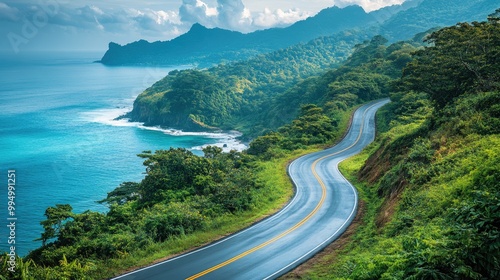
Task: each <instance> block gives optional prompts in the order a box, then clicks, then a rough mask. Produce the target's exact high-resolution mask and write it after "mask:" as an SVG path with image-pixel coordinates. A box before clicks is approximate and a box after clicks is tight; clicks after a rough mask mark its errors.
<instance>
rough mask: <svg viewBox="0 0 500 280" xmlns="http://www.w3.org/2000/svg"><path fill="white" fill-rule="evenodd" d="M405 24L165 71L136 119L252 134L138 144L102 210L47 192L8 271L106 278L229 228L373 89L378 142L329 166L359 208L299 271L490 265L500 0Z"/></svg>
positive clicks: (460, 273) (499, 197) (347, 275)
mask: <svg viewBox="0 0 500 280" xmlns="http://www.w3.org/2000/svg"><path fill="white" fill-rule="evenodd" d="M350 36H352V38H353V41H352V42H351V43H352V44H353V45H354V42H355V41H356V40H358V39H359V36H358V35H356V34H354V35H353V34H351V35H350ZM423 37H424V38H426V41H427V45H425V46H422V45H421V44H420V43H418V42H417V41H418V40H417V38H423ZM415 38H416V39H415V40H412V41H406V42H397V43H394V44H388V41H387V40H386V39H385V38H384V37H382V36H375V37H373V38H371V39H370V40H366V41H364V42H363V43H362V44H357V45H355V48H354V50H353V51H352V54H351V55H350V56H348V54H349V53H351V52H350V51H349V50H348V46H349V44H351V43H349V42H348V43H346V44H345V45H343V46H342V45H341V44H339V42H341V41H339V40H337V39H338V38H335V37H325V38H320V39H317V40H315V41H312V42H310V43H308V44H305V45H299V46H297V47H292V48H288V49H284V50H282V51H278V52H274V53H272V54H269V55H263V56H259V57H257V58H255V59H253V60H250V61H248V62H246V63H243V62H241V63H231V64H227V65H220V66H218V67H214V68H211V69H208V70H185V71H175V72H173V73H171V75H169V76H167V77H166V78H164V79H162V80H161V81H159V82H158V83H156V84H155V85H153V86H152V87H151V88H149V89H148V90H146V91H145V92H144V93H143V94H141V96H139V98H138V99H137V101H136V104H134V111H133V112H132V114H137V115H136V116H135V117H136V118H138V119H137V120H143V121H147V122H149V124H162V125H169V124H182V125H190V126H191V127H193V128H203V129H212V128H213V127H214V126H217V127H222V128H233V127H235V128H241V130H242V131H245V132H247V133H248V135H261V136H259V137H256V138H255V139H254V140H253V141H252V142H251V143H250V147H249V149H248V150H247V151H245V152H235V151H233V152H230V153H222V151H221V149H220V148H216V147H208V148H205V149H204V156H203V157H199V156H195V155H194V154H193V153H191V152H190V151H188V150H185V149H170V150H160V151H156V152H154V153H153V152H151V151H144V152H143V153H142V154H140V155H139V156H140V157H141V158H143V159H144V166H145V171H146V175H145V178H144V179H143V180H142V181H141V182H125V183H123V184H121V185H120V186H119V187H118V188H117V189H115V190H114V191H113V192H110V193H109V194H108V197H107V198H105V199H103V201H102V203H106V204H107V205H109V208H110V210H109V211H108V212H107V213H97V212H91V211H87V212H84V213H79V214H77V213H74V212H73V211H72V207H71V206H70V205H55V206H53V207H49V208H48V209H47V210H46V212H45V216H46V220H44V221H41V224H42V226H43V228H44V232H43V233H42V234H41V236H40V240H41V241H42V242H43V246H42V247H41V248H39V249H37V250H35V251H33V252H31V253H30V254H29V255H28V256H27V257H25V258H24V259H17V260H16V261H17V264H18V267H17V268H18V270H16V273H14V274H10V275H9V278H8V279H106V278H109V277H112V276H115V275H117V274H118V273H121V272H123V271H125V270H127V269H130V268H131V267H137V266H143V265H147V264H150V263H152V262H154V261H157V260H158V259H161V258H164V257H165V256H171V255H174V254H178V253H180V252H183V251H185V250H189V249H191V248H193V247H196V246H201V245H203V244H206V243H208V242H211V241H213V240H215V239H217V238H220V237H221V236H225V235H227V234H229V233H231V232H235V231H237V230H240V229H241V228H244V227H245V226H248V225H249V224H251V223H253V222H254V221H256V220H259V219H261V218H263V217H266V216H268V215H269V214H271V213H273V212H275V211H276V209H279V207H280V206H282V205H283V204H284V203H286V201H287V200H288V199H289V198H290V197H291V195H292V192H293V186H292V185H291V183H290V181H289V179H288V178H287V176H286V171H285V170H286V165H287V164H288V162H290V160H292V159H294V158H296V157H298V156H300V155H303V154H306V153H309V152H312V151H315V150H318V149H321V148H324V147H325V146H328V145H331V144H333V143H335V141H337V140H338V139H339V138H340V137H341V135H342V134H343V132H344V130H345V128H346V127H347V123H348V120H349V116H350V112H352V110H353V108H355V107H356V106H357V105H359V104H360V103H362V102H365V101H368V100H372V99H378V98H381V97H387V96H390V97H391V99H392V101H393V102H392V103H391V104H389V105H388V106H386V107H385V108H384V109H383V110H382V112H381V113H380V114H379V115H378V120H377V122H378V125H379V126H378V127H379V136H378V138H377V141H376V143H374V144H373V145H372V146H371V147H369V149H368V150H367V151H365V152H364V153H363V154H362V155H361V156H359V157H356V158H354V159H352V160H349V161H348V162H347V163H346V164H345V165H344V166H343V167H342V169H343V170H344V173H345V174H346V176H349V178H350V179H351V180H353V181H357V186H358V190H359V192H360V197H361V199H362V200H363V201H362V203H361V205H364V210H363V211H362V214H364V215H363V218H362V222H361V223H360V224H359V225H358V226H357V230H356V232H355V233H354V234H353V235H352V236H351V237H350V240H351V242H350V243H349V244H347V245H345V246H344V247H342V249H341V250H339V251H336V254H334V255H333V257H332V256H328V255H327V256H326V259H325V260H321V261H319V262H318V264H317V265H315V266H314V265H313V266H312V269H310V270H308V271H307V272H306V273H305V274H304V272H301V273H302V274H301V275H300V277H303V278H306V279H307V278H312V279H325V278H326V279H498V278H499V277H500V254H499V252H500V185H499V182H500V177H499V174H500V161H499V159H500V135H499V133H500V129H499V127H500V105H499V104H500V74H499V73H500V10H497V11H496V13H495V14H492V15H491V16H490V17H489V19H488V21H487V22H474V23H460V24H457V25H455V26H451V27H447V28H444V29H440V30H438V31H436V32H434V33H432V34H431V35H429V36H426V35H425V34H419V35H417V36H416V37H415ZM333 53H335V55H338V54H343V55H344V56H345V57H346V59H345V61H344V62H342V63H341V62H340V61H335V60H332V57H333V56H330V54H333ZM331 64H334V65H337V67H335V68H334V69H330V70H322V69H324V68H325V67H327V66H330V65H331ZM172 96H173V97H175V98H171V97H172ZM285 104H286V106H285ZM141 106H143V107H141ZM221 108H224V109H223V110H221ZM217 110H219V111H218V112H217ZM140 118H144V119H140ZM148 118H149V119H148ZM170 122H172V123H170ZM332 259H333V262H332ZM8 260H9V257H8V255H4V256H2V257H1V258H0V264H1V266H2V269H3V270H4V271H6V269H7V267H8ZM2 277H3V278H5V277H4V276H2V275H0V279H2ZM290 277H293V275H291V276H290Z"/></svg>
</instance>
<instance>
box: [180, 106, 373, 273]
mask: <svg viewBox="0 0 500 280" xmlns="http://www.w3.org/2000/svg"><path fill="white" fill-rule="evenodd" d="M376 105H377V104H373V105H372V106H370V107H368V108H367V109H366V110H365V111H364V113H363V116H362V117H361V120H362V122H361V127H360V129H359V135H358V137H357V138H356V141H354V143H353V144H352V145H350V146H349V147H347V148H345V149H343V150H341V151H338V152H335V153H333V154H329V155H326V156H323V157H321V158H319V159H317V160H315V161H314V162H313V164H312V166H311V170H312V173H313V175H314V177H315V178H316V180H317V181H318V182H319V184H320V186H321V190H322V194H321V199H320V201H319V202H318V204H317V205H316V207H315V208H314V209H313V210H312V211H311V213H309V214H308V215H307V216H306V217H304V218H303V219H302V220H301V221H300V222H298V223H297V224H295V225H294V226H293V227H291V228H289V229H288V230H286V231H284V232H283V233H281V234H280V235H277V236H275V237H274V238H272V239H270V240H268V241H266V242H264V243H262V244H260V245H258V246H256V247H253V248H252V249H249V250H247V251H245V252H243V253H241V254H239V255H237V256H235V257H232V258H230V259H229V260H227V261H225V262H222V263H220V264H218V265H216V266H213V267H211V268H209V269H206V270H204V271H202V272H200V273H198V274H196V275H193V276H191V277H189V278H186V280H194V279H197V278H200V277H202V276H205V275H207V274H209V273H211V272H213V271H215V270H217V269H219V268H221V267H224V266H226V265H228V264H231V263H233V262H235V261H237V260H239V259H241V258H244V257H246V256H248V255H250V254H251V253H253V252H255V251H258V250H260V249H262V248H264V247H266V246H267V245H269V244H272V243H274V242H276V241H277V240H279V239H281V238H283V237H284V236H286V235H288V234H290V233H291V232H293V231H295V230H296V229H298V228H299V227H301V226H302V225H303V224H305V223H306V222H307V221H308V220H310V219H311V218H312V217H313V216H314V215H315V214H316V213H317V212H318V211H319V209H320V208H321V206H323V203H324V201H325V199H326V185H325V183H324V182H323V180H321V178H320V177H319V175H318V173H316V165H317V164H318V163H319V162H320V161H322V160H324V159H326V158H329V157H332V156H335V155H338V154H340V153H342V152H344V151H347V150H349V149H350V148H352V147H354V146H355V145H356V144H357V143H358V142H359V140H360V139H361V135H362V134H363V130H364V119H365V115H366V113H367V112H368V110H370V109H371V108H372V107H374V106H376Z"/></svg>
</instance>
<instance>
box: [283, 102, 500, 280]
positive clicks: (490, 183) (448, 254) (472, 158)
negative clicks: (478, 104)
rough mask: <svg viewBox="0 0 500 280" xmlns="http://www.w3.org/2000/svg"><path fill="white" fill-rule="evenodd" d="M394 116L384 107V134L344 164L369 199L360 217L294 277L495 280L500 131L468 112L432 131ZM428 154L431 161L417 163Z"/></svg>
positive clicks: (380, 121) (381, 120) (416, 118)
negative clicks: (345, 237) (345, 236)
mask: <svg viewBox="0 0 500 280" xmlns="http://www.w3.org/2000/svg"><path fill="white" fill-rule="evenodd" d="M488 95H496V96H498V95H500V94H498V93H494V94H484V96H488ZM481 98H482V97H481V95H480V96H479V97H474V96H472V97H464V98H463V99H462V101H460V100H459V101H457V103H458V104H459V105H452V106H450V109H449V110H451V111H453V110H455V109H462V110H463V109H464V108H462V107H461V105H460V104H470V103H468V102H474V100H476V99H477V100H481ZM490 105H492V106H495V105H494V104H490ZM472 107H473V106H472ZM390 114H391V113H389V112H388V111H387V110H386V111H385V112H380V114H379V119H378V125H379V127H381V128H382V129H381V133H380V134H379V135H378V137H377V139H376V141H375V142H374V143H373V144H372V145H371V146H369V147H368V148H367V149H366V150H365V151H364V152H363V153H361V154H359V155H357V156H355V157H353V158H351V159H349V160H347V161H345V162H344V163H342V164H341V170H342V172H343V173H344V174H346V177H347V178H348V179H349V180H350V181H351V182H353V183H354V184H355V185H356V187H357V188H358V190H359V193H360V198H361V200H362V202H363V203H362V204H364V205H366V209H365V210H364V211H363V216H362V222H361V223H360V225H359V226H358V227H357V228H356V231H355V233H354V234H352V235H351V236H350V237H349V242H346V244H343V245H342V246H340V247H339V246H336V248H335V249H331V250H330V252H329V253H328V254H326V255H324V256H323V257H321V258H316V259H313V260H312V261H311V262H310V263H309V264H308V265H307V269H302V270H300V271H295V273H292V274H290V275H288V276H287V277H286V279H292V278H300V279H407V278H409V277H415V279H426V277H430V278H429V279H431V278H434V279H452V278H453V277H459V278H461V279H492V278H491V275H497V274H498V271H499V270H498V269H499V267H498V265H499V264H498V259H497V258H498V246H499V236H498V230H497V228H496V227H497V226H498V215H496V214H494V213H496V212H492V213H490V212H489V211H495V210H488V209H498V207H500V202H499V197H498V189H499V183H498V181H495V180H496V179H495V178H496V177H498V174H499V173H498V172H499V168H500V166H499V163H498V162H499V160H498V159H499V158H500V135H499V134H495V133H492V134H489V135H481V134H479V133H476V132H474V131H475V129H478V128H477V127H479V125H478V121H477V119H476V120H474V119H475V118H474V117H470V116H468V118H466V119H465V118H464V119H460V116H457V115H459V114H460V111H457V112H455V114H456V115H453V116H452V117H451V118H450V119H445V118H443V117H441V118H442V119H445V120H444V121H441V123H440V125H439V126H437V127H434V129H432V130H431V129H429V123H428V121H426V120H425V118H420V117H421V116H420V117H419V116H417V115H413V116H412V117H410V118H409V121H408V120H407V121H406V122H405V123H398V122H392V123H391V125H388V124H389V122H388V120H390V119H391V118H390V117H389V119H387V118H388V115H390ZM473 114H475V116H476V117H477V116H481V112H480V111H479V112H474V113H473ZM458 129H460V132H457V131H456V130H458ZM422 131H425V132H424V133H422ZM417 135H420V136H417ZM402 140H405V141H402ZM394 148H396V149H394ZM395 150H398V152H394V151H395ZM387 153H392V155H391V156H389V157H387V156H386V155H387ZM396 153H401V154H400V155H396ZM423 154H427V156H428V162H426V163H425V164H422V165H419V164H421V163H422V162H423V160H422V155H423ZM374 158H375V159H376V160H374ZM387 158H392V161H391V162H385V161H386V159H387ZM369 165H372V166H369ZM367 168H368V169H369V171H368V172H366V169H367ZM387 174H389V175H387ZM391 174H392V175H395V176H393V178H390V177H391ZM401 174H404V176H401ZM495 174H496V175H495ZM396 175H397V176H396ZM495 176H496V177H495ZM396 181H399V184H400V186H399V187H398V184H397V182H396ZM402 181H404V182H402ZM395 183H396V184H395ZM388 188H392V189H391V191H387V189H388ZM384 192H385V193H384ZM495 215H496V216H495ZM495 217H496V218H495ZM465 220H466V221H465ZM495 248H497V249H495ZM327 250H328V249H327ZM479 251H481V252H479ZM488 273H489V276H488V275H487V274H488ZM452 275H453V276H452ZM450 277H451V278H450Z"/></svg>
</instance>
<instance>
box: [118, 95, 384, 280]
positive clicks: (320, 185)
mask: <svg viewBox="0 0 500 280" xmlns="http://www.w3.org/2000/svg"><path fill="white" fill-rule="evenodd" d="M388 102H389V100H388V99H384V100H381V101H376V102H371V103H368V104H365V105H363V106H361V107H360V108H359V109H358V110H357V111H356V112H355V113H354V116H353V119H352V124H351V127H350V129H349V131H348V133H347V134H346V136H345V137H344V139H343V140H342V141H341V142H340V143H338V144H337V145H336V146H334V147H332V148H330V149H327V150H324V151H320V152H317V153H313V154H309V155H306V156H303V157H301V158H298V159H297V160H295V161H293V162H292V163H291V164H290V166H289V170H288V172H289V174H290V177H291V178H292V180H293V182H294V183H295V186H296V194H295V196H294V198H293V199H292V201H290V203H289V204H288V205H287V206H286V207H285V208H284V209H282V210H281V211H280V212H278V213H277V214H275V215H273V216H271V217H269V218H268V219H265V220H263V221H261V222H259V223H257V224H255V225H253V226H251V227H249V228H247V229H245V230H243V231H241V232H238V233H236V234H234V235H231V236H229V237H227V238H224V239H222V240H220V241H218V242H216V243H214V244H211V245H208V246H206V247H203V248H200V249H198V250H195V251H193V252H190V253H187V254H184V255H181V256H179V257H176V258H173V259H170V260H167V261H164V262H162V263H159V264H156V265H153V266H149V267H146V268H143V269H139V270H136V271H133V272H131V273H128V274H125V275H122V276H119V277H117V278H114V279H120V280H131V279H148V280H175V279H217V280H221V279H222V280H223V279H245V280H248V279H274V278H277V277H279V276H280V275H283V274H284V273H286V272H288V271H290V270H292V269H293V268H294V267H296V266H298V265H299V264H301V263H302V262H304V261H306V260H307V259H309V258H310V257H312V256H313V255H314V254H315V253H317V252H318V251H320V250H321V249H323V248H324V247H326V246H327V245H328V244H330V243H331V242H332V241H334V240H335V239H337V238H338V237H339V236H340V235H341V234H342V233H343V232H344V231H345V230H346V228H347V227H348V226H349V224H350V223H351V222H352V220H353V219H354V216H355V213H356V210H357V206H358V196H357V193H356V190H355V189H354V187H353V186H352V185H351V184H350V183H349V182H348V181H347V180H346V179H345V178H344V176H342V174H340V172H339V171H338V164H339V163H340V162H341V161H342V160H344V159H346V158H348V157H351V156H353V155H355V154H357V153H359V152H360V151H361V150H362V149H363V148H364V147H366V146H367V145H368V144H369V143H370V142H372V141H373V139H374V137H375V112H376V111H377V110H378V109H379V108H380V107H382V106H383V105H385V104H386V103H388Z"/></svg>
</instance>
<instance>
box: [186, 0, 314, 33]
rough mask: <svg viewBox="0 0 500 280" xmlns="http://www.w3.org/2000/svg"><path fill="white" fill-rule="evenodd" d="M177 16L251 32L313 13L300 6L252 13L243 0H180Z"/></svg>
mask: <svg viewBox="0 0 500 280" xmlns="http://www.w3.org/2000/svg"><path fill="white" fill-rule="evenodd" d="M179 15H180V17H181V20H182V21H183V22H184V23H188V24H193V23H200V24H202V25H204V26H207V27H210V28H213V27H219V28H224V29H230V30H236V31H241V32H251V31H255V30H258V29H263V28H270V27H276V26H287V25H291V24H293V23H294V22H296V21H298V20H301V19H305V18H307V17H309V16H311V15H312V13H311V12H303V11H301V10H300V9H297V8H295V9H289V10H287V11H283V10H282V9H276V10H274V11H272V10H271V9H269V8H265V9H264V10H263V11H261V12H251V11H250V10H249V9H248V8H247V7H246V6H245V4H244V3H243V1H242V0H217V7H210V6H209V5H208V4H207V3H205V2H203V1H201V0H183V4H182V6H181V7H180V9H179Z"/></svg>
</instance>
